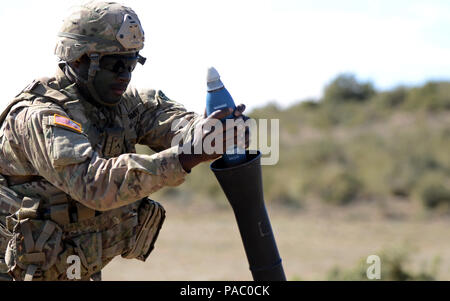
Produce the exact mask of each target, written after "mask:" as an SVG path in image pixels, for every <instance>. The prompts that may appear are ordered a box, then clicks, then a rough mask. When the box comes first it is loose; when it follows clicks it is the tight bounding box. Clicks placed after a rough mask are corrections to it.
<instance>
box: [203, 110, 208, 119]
mask: <svg viewBox="0 0 450 301" xmlns="http://www.w3.org/2000/svg"><path fill="white" fill-rule="evenodd" d="M203 117H204V118H206V117H208V116H207V115H206V108H205V112H203Z"/></svg>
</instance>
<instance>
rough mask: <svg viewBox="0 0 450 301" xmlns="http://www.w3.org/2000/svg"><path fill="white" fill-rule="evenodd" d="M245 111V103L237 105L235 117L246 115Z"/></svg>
mask: <svg viewBox="0 0 450 301" xmlns="http://www.w3.org/2000/svg"><path fill="white" fill-rule="evenodd" d="M244 111H245V105H244V104H243V103H241V104H239V105H237V107H236V109H235V110H234V113H233V115H234V117H239V116H241V115H242V113H244Z"/></svg>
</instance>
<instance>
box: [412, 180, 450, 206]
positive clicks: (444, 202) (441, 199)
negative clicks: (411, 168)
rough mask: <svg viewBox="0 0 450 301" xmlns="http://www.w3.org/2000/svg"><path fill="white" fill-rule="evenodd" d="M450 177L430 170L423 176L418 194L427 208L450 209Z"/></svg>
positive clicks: (417, 189) (418, 186)
mask: <svg viewBox="0 0 450 301" xmlns="http://www.w3.org/2000/svg"><path fill="white" fill-rule="evenodd" d="M449 183H450V181H449V179H448V178H447V177H446V176H445V174H443V173H441V172H429V173H426V174H425V175H424V176H422V177H421V179H420V181H419V184H418V185H417V188H416V196H417V197H418V198H419V200H420V201H421V203H422V206H423V207H424V208H425V209H427V210H432V209H438V208H440V209H442V210H450V189H449V188H448V187H450V186H449Z"/></svg>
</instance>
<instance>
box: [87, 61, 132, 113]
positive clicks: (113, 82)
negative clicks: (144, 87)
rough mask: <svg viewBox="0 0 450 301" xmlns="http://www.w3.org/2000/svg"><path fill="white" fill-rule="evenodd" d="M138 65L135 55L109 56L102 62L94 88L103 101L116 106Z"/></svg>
mask: <svg viewBox="0 0 450 301" xmlns="http://www.w3.org/2000/svg"><path fill="white" fill-rule="evenodd" d="M136 64H137V57H136V56H135V55H108V56H104V57H102V58H101V60H100V70H99V71H97V73H96V75H95V78H94V87H95V90H96V92H97V93H98V95H99V97H100V98H101V99H102V101H104V102H106V103H111V104H116V103H118V102H119V101H120V98H121V97H122V95H123V93H124V92H125V90H126V89H127V87H128V84H129V83H130V80H131V73H132V72H133V70H134V68H135V67H136Z"/></svg>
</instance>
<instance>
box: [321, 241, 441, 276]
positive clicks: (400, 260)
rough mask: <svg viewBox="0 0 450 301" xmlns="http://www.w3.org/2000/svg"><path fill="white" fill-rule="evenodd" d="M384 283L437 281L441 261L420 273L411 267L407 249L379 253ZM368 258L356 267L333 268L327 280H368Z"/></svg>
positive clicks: (422, 267) (422, 269)
mask: <svg viewBox="0 0 450 301" xmlns="http://www.w3.org/2000/svg"><path fill="white" fill-rule="evenodd" d="M379 254H380V255H379V256H380V263H381V279H380V280H382V281H430V280H437V275H438V268H439V263H440V259H439V257H435V258H434V260H433V261H432V262H431V264H430V263H427V264H425V265H422V266H421V267H420V268H419V270H418V271H413V270H411V268H408V266H409V259H410V252H409V251H408V250H407V249H406V248H393V249H389V250H384V251H381V252H379ZM368 267H369V264H367V263H366V258H363V259H361V260H359V261H358V263H357V264H356V266H355V267H353V268H349V269H343V268H341V267H339V266H335V267H333V268H332V269H331V270H330V271H329V272H328V274H327V276H326V280H331V281H364V280H369V279H368V278H367V274H366V273H367V268H368Z"/></svg>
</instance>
